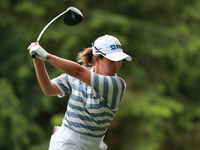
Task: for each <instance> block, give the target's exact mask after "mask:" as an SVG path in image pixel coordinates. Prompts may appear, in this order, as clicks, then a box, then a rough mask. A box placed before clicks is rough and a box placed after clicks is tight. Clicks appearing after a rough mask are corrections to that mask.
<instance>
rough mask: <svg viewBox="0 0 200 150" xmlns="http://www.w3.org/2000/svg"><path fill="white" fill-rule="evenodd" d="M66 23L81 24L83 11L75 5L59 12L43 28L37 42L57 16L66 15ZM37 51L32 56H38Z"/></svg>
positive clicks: (70, 24) (71, 24)
mask: <svg viewBox="0 0 200 150" xmlns="http://www.w3.org/2000/svg"><path fill="white" fill-rule="evenodd" d="M64 14H65V16H64V23H65V24H66V25H68V26H74V25H77V24H79V23H80V22H81V21H82V18H83V14H82V13H81V11H80V10H78V9H77V8H75V7H69V8H68V9H67V10H65V11H64V12H62V13H61V14H59V15H58V16H56V17H55V18H54V19H52V20H51V21H50V22H49V23H48V24H47V25H46V26H45V27H44V28H43V30H42V31H41V32H40V34H39V36H38V38H37V40H36V42H37V43H39V41H40V38H41V36H42V34H43V33H44V31H45V30H46V29H47V28H48V26H49V25H50V24H51V23H52V22H54V21H55V20H56V19H57V18H59V17H60V16H62V15H64ZM36 55H37V54H36V52H32V53H31V56H32V58H35V57H36Z"/></svg>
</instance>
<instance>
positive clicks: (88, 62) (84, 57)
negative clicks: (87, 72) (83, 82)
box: [76, 47, 103, 66]
mask: <svg viewBox="0 0 200 150" xmlns="http://www.w3.org/2000/svg"><path fill="white" fill-rule="evenodd" d="M98 58H99V59H103V56H102V55H98ZM76 59H77V62H78V63H82V65H83V66H94V64H95V62H94V59H93V54H92V47H88V48H85V49H84V50H83V51H82V52H80V53H78V55H77V58H76Z"/></svg>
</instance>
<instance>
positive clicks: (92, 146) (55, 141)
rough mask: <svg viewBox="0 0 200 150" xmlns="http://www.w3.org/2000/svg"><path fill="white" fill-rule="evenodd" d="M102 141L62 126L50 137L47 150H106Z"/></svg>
mask: <svg viewBox="0 0 200 150" xmlns="http://www.w3.org/2000/svg"><path fill="white" fill-rule="evenodd" d="M103 139H104V137H103V138H102V137H101V138H95V137H90V136H86V135H82V134H79V133H76V132H74V131H72V130H70V129H68V128H67V127H65V126H64V125H62V126H61V127H60V128H59V129H58V130H57V131H56V132H55V133H54V134H53V135H52V136H51V140H50V146H49V150H106V149H107V145H106V144H105V143H104V142H103Z"/></svg>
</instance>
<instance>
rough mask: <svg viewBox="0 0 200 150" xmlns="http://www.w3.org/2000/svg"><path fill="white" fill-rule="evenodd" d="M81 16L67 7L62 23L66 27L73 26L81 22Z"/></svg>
mask: <svg viewBox="0 0 200 150" xmlns="http://www.w3.org/2000/svg"><path fill="white" fill-rule="evenodd" d="M82 18H83V14H82V13H81V11H80V10H78V9H77V8H75V7H69V8H68V9H67V12H66V13H65V16H64V22H65V24H66V25H68V26H74V25H77V24H79V23H80V22H81V21H82Z"/></svg>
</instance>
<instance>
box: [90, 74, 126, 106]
mask: <svg viewBox="0 0 200 150" xmlns="http://www.w3.org/2000/svg"><path fill="white" fill-rule="evenodd" d="M91 86H92V87H93V88H94V90H95V91H96V92H97V93H99V94H100V95H101V96H102V97H103V98H104V99H105V100H106V101H107V105H108V106H109V107H110V108H112V109H115V108H117V107H118V106H119V104H120V102H121V99H122V96H123V94H124V92H125V89H126V84H125V82H124V80H123V79H121V78H119V77H118V76H104V75H99V74H96V73H91Z"/></svg>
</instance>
